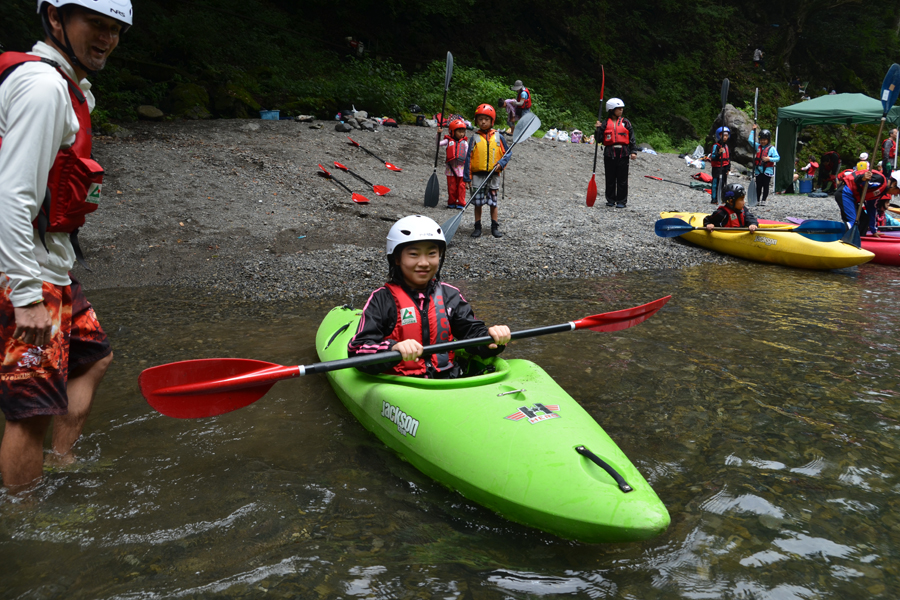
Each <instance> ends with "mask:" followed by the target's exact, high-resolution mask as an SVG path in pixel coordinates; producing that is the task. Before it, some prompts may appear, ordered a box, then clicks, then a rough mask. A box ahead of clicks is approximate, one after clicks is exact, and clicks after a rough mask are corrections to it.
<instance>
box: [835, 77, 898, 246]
mask: <svg viewBox="0 0 900 600" xmlns="http://www.w3.org/2000/svg"><path fill="white" fill-rule="evenodd" d="M898 94H900V65H898V64H897V63H894V64H893V65H891V68H890V69H888V72H887V74H886V75H885V76H884V81H883V82H882V83H881V108H882V114H881V125H879V126H878V135H876V136H875V147H874V148H872V154H871V155H870V156H871V157H872V160H874V159H875V156H876V154H875V153H876V151H877V150H878V144H879V141H880V140H881V132H882V131H884V122H885V120H887V114H888V112H889V111H890V110H891V107H892V106H894V103H896V102H897V95H898ZM888 177H890V175H888ZM866 187H867V186H865V185H861V186H860V191H859V200H857V204H858V206H857V209H856V220H855V221H853V227H851V228H850V229H848V230H847V233H845V234H844V237H843V238H842V239H841V241H842V242H845V243H847V244H853V245H854V246H856V247H857V248H859V247H860V243H861V242H860V239H859V217H860V215H861V214H862V210H863V208H864V207H865V199H866Z"/></svg>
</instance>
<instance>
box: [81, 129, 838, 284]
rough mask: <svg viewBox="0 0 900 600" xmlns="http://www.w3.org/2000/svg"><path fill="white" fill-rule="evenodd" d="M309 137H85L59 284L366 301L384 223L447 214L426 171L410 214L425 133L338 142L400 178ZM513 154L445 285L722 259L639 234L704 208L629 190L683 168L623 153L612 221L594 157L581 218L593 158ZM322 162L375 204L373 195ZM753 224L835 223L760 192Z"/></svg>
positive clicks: (662, 189) (170, 133) (564, 150)
mask: <svg viewBox="0 0 900 600" xmlns="http://www.w3.org/2000/svg"><path fill="white" fill-rule="evenodd" d="M321 124H322V125H324V127H323V128H321V129H312V128H310V125H309V124H308V123H297V122H294V121H260V120H214V121H177V122H167V123H144V122H140V123H136V124H132V125H129V126H128V127H129V129H130V133H131V134H132V135H130V136H126V137H97V138H95V145H94V155H95V158H96V159H97V160H98V161H99V162H100V164H102V165H103V166H104V168H105V169H106V179H105V184H104V188H103V200H102V202H101V207H100V209H99V210H98V211H97V212H96V213H94V214H92V215H90V216H89V218H88V224H87V225H86V226H85V227H84V228H83V229H82V232H81V236H80V239H81V242H82V247H83V248H84V250H85V254H86V255H87V258H88V262H89V263H90V265H91V267H92V269H93V272H87V271H85V270H84V269H82V268H81V267H78V266H76V268H75V271H74V273H75V274H76V276H77V277H79V279H81V281H82V282H83V283H84V284H85V286H86V287H87V288H88V289H99V288H111V287H119V286H121V287H133V286H157V285H170V286H177V287H189V288H205V289H209V288H213V289H215V290H217V291H219V292H226V293H231V294H234V295H236V296H239V297H242V298H245V299H258V300H272V299H279V298H284V299H287V298H311V297H321V296H326V295H329V296H330V295H339V294H355V295H363V294H367V293H368V292H369V291H371V290H372V289H373V288H374V287H376V286H377V285H379V284H380V283H382V282H383V281H384V277H385V275H386V271H387V269H386V262H385V259H384V238H385V235H386V234H387V231H388V229H389V228H390V226H391V224H392V223H393V222H394V221H395V220H397V219H398V218H400V217H402V216H405V215H408V214H417V213H420V214H426V215H428V216H430V217H432V218H434V219H435V220H436V221H437V222H438V223H442V222H444V221H445V220H446V219H448V218H449V217H451V216H452V215H453V214H454V212H453V211H451V210H448V209H447V208H446V193H447V192H446V189H447V186H446V180H445V178H444V176H443V166H442V164H441V163H440V162H439V165H438V177H439V180H440V183H441V194H442V196H441V201H440V204H439V205H438V207H437V208H432V209H426V208H424V207H423V197H424V192H425V187H426V184H427V182H428V179H429V177H430V176H431V174H432V170H433V165H434V139H435V134H436V130H434V129H430V128H422V127H400V128H398V129H387V130H385V131H382V132H377V133H369V132H359V131H357V132H355V133H351V134H350V136H351V137H352V138H353V139H354V140H356V141H357V142H359V143H360V144H362V145H363V146H365V147H366V148H368V149H370V150H371V151H372V152H374V153H375V154H377V155H378V156H379V157H381V158H383V159H385V160H387V161H389V162H391V163H393V164H395V165H397V166H399V167H401V168H402V169H403V171H402V172H400V173H397V172H393V171H390V170H388V169H387V168H385V166H384V165H383V164H381V163H380V162H379V161H378V160H376V159H375V158H373V157H371V156H369V155H368V154H366V153H364V152H363V151H362V150H360V149H358V148H354V147H353V146H351V145H350V144H349V143H348V140H347V136H346V135H344V134H340V133H337V132H335V131H334V123H333V122H331V123H329V122H321ZM638 141H640V140H638ZM442 154H443V151H442ZM513 155H514V157H513V159H512V162H511V163H510V167H509V168H508V169H507V173H506V181H505V191H504V194H503V198H502V200H501V202H500V223H501V231H503V233H504V237H503V238H501V239H495V238H493V237H491V235H490V232H489V225H490V220H489V217H488V214H487V210H485V215H484V217H483V224H484V226H485V235H484V236H482V237H481V238H479V239H473V238H471V237H470V236H469V234H470V233H471V231H472V224H473V222H474V219H473V215H472V212H473V211H472V209H471V208H469V209H468V210H467V211H466V214H465V215H464V216H463V221H462V225H461V226H460V228H459V231H458V232H457V234H456V236H455V237H454V238H453V243H452V245H451V247H450V251H449V255H448V259H447V261H446V263H445V265H444V271H443V276H444V279H446V280H448V281H454V280H462V279H472V278H502V279H520V280H521V279H525V280H540V279H547V278H559V277H562V278H592V277H600V276H604V275H608V274H611V273H616V272H623V271H631V270H636V269H678V268H683V267H687V266H693V265H697V264H701V263H709V262H715V263H725V262H728V261H731V260H736V259H732V258H729V257H726V256H723V255H720V254H716V253H714V252H710V251H708V250H704V249H701V248H696V247H693V246H690V245H688V244H686V243H684V242H681V241H680V240H678V239H677V238H676V239H663V238H659V237H657V236H656V235H655V234H654V231H653V224H654V222H655V221H656V220H657V219H658V218H659V213H660V212H661V211H665V210H678V211H691V212H709V211H710V209H711V208H712V205H711V204H710V203H709V199H710V196H709V195H708V194H706V193H703V192H700V191H697V190H693V189H690V188H688V187H683V186H680V185H673V184H670V183H664V182H660V181H655V180H651V179H647V178H645V177H644V175H653V176H655V177H662V178H664V179H669V180H672V181H677V182H682V183H688V182H689V181H690V179H689V176H690V175H691V174H693V173H695V172H696V169H692V168H690V167H687V166H685V163H684V160H683V159H680V158H678V156H676V155H672V154H660V155H653V154H648V153H641V154H639V155H638V159H637V160H636V161H633V162H632V164H631V174H630V179H629V194H628V206H627V208H624V209H613V208H608V207H606V203H605V201H604V198H603V187H604V184H603V179H604V178H603V160H602V157H601V158H600V159H599V160H598V165H597V169H598V172H597V176H596V181H597V184H598V189H599V195H598V199H597V202H596V204H595V205H594V207H593V208H588V207H587V206H586V205H585V195H586V190H587V186H588V182H589V180H590V177H591V167H592V163H593V157H594V148H593V146H589V145H586V144H566V143H558V142H553V141H549V140H541V139H537V138H532V139H529V140H527V141H525V142H522V143H521V144H519V145H518V146H516V148H515V150H514V151H513ZM440 160H441V161H443V157H441V159H440ZM334 161H338V162H340V163H342V164H344V165H345V166H347V167H349V168H350V169H351V170H353V171H354V172H356V173H358V174H359V175H361V176H362V177H363V178H365V179H366V180H368V181H369V182H371V183H373V184H375V185H384V186H387V187H389V188H391V192H390V194H388V195H386V196H383V197H378V196H375V195H374V194H373V193H372V190H371V188H368V189H367V188H366V186H365V185H364V184H362V183H360V182H359V181H358V180H356V179H354V178H353V177H351V176H350V175H349V174H347V173H344V172H342V171H340V170H339V169H337V168H335V167H334ZM318 163H321V164H322V165H324V166H325V168H327V169H328V170H329V171H330V172H331V173H332V175H333V176H334V177H335V178H336V179H338V180H340V181H341V182H343V183H344V184H346V185H347V186H348V187H350V188H351V189H352V190H354V191H356V192H360V193H363V194H364V195H365V196H366V197H368V198H369V199H370V200H371V202H370V203H368V204H356V203H354V202H352V201H351V199H350V194H349V193H348V192H346V191H344V190H343V189H342V188H340V187H338V186H337V185H335V184H333V183H331V182H329V181H327V180H325V179H323V178H321V177H318V176H316V172H317V171H318V167H317V166H316V165H317V164H318ZM707 171H708V168H707ZM730 181H734V182H737V183H742V184H744V185H746V184H747V179H746V178H742V177H739V176H737V177H736V176H732V177H731V179H730ZM754 214H756V215H757V216H758V217H760V218H766V219H776V220H782V219H785V218H786V217H788V216H796V217H805V218H818V219H839V215H838V211H837V207H836V205H835V203H834V200H833V199H832V198H822V199H816V198H808V197H806V196H805V195H803V196H800V195H790V196H783V195H780V196H773V195H770V196H769V201H768V206H767V207H766V208H757V209H754Z"/></svg>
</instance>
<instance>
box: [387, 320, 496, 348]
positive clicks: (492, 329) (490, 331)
mask: <svg viewBox="0 0 900 600" xmlns="http://www.w3.org/2000/svg"><path fill="white" fill-rule="evenodd" d="M488 334H489V335H490V336H491V337H492V338H494V343H493V344H491V345H490V346H488V348H490V349H491V350H494V349H496V348H497V347H498V346H506V345H507V344H509V341H510V340H511V339H512V332H511V331H510V330H509V327H507V326H506V325H494V326H493V327H490V328H488ZM395 348H396V346H395Z"/></svg>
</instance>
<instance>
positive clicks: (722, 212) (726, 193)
mask: <svg viewBox="0 0 900 600" xmlns="http://www.w3.org/2000/svg"><path fill="white" fill-rule="evenodd" d="M746 195H747V194H746V192H745V191H744V186H742V185H741V184H739V183H729V184H728V185H726V186H725V187H724V188H723V189H722V196H723V197H724V198H725V204H723V205H722V206H720V207H719V208H717V209H716V212H714V213H713V214H711V215H708V216H706V217H704V218H703V226H704V227H706V228H707V229H712V228H713V227H748V228H749V229H750V231H756V228H757V227H758V226H759V221H758V220H757V219H756V217H754V216H753V215H752V214H750V211H749V210H747V208H746V207H745V206H744V197H745V196H746Z"/></svg>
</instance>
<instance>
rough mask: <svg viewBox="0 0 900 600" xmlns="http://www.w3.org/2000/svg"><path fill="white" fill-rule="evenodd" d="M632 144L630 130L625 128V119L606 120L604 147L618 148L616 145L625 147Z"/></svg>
mask: <svg viewBox="0 0 900 600" xmlns="http://www.w3.org/2000/svg"><path fill="white" fill-rule="evenodd" d="M630 143H631V135H630V134H629V133H628V128H627V127H625V118H624V117H619V118H618V119H615V120H613V119H610V118H607V119H606V128H605V129H604V131H603V145H604V146H616V145H625V146H627V145H628V144H630Z"/></svg>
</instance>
